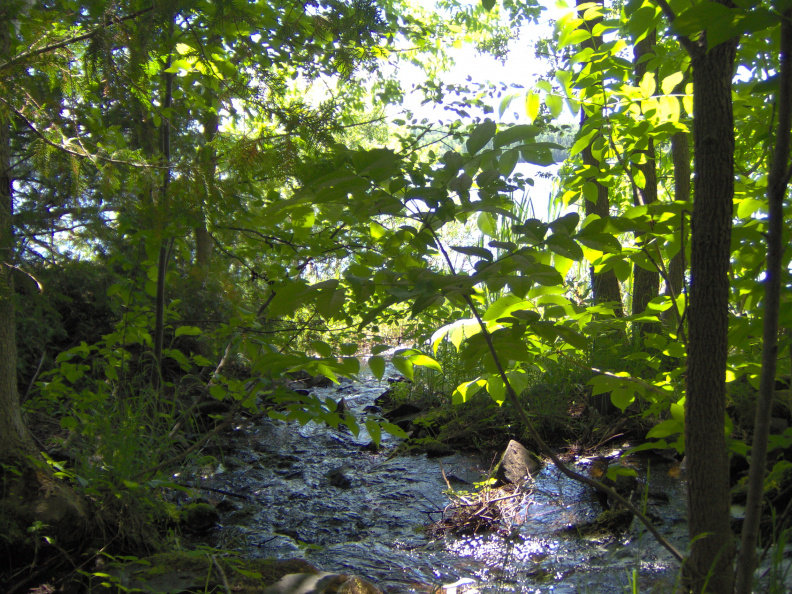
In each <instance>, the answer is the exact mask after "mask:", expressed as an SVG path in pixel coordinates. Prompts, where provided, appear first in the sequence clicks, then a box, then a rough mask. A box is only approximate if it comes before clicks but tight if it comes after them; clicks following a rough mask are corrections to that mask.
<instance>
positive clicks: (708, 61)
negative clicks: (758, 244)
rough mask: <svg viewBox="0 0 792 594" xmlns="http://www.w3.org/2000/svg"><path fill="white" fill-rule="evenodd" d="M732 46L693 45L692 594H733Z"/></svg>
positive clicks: (688, 443)
mask: <svg viewBox="0 0 792 594" xmlns="http://www.w3.org/2000/svg"><path fill="white" fill-rule="evenodd" d="M736 46H737V40H736V39H732V40H729V41H727V42H724V43H721V44H720V45H718V46H716V47H714V48H711V49H709V50H708V51H707V47H706V34H703V35H702V36H701V38H700V39H699V40H698V43H697V44H696V45H692V43H691V50H693V51H691V62H692V66H693V93H694V101H693V138H694V159H695V163H694V165H695V167H694V172H695V179H694V196H695V197H694V204H693V216H692V221H691V229H692V240H691V262H690V276H691V286H690V313H689V316H688V328H689V332H690V338H689V347H688V368H687V398H686V401H685V409H686V417H685V450H686V453H687V461H688V518H689V522H688V529H689V532H690V541H691V545H690V558H689V560H688V563H687V566H686V567H687V572H686V577H687V579H688V580H689V584H690V586H691V587H692V589H693V591H694V592H704V591H705V590H706V592H710V593H713V594H731V593H732V585H733V581H734V567H733V561H734V534H732V531H731V527H730V515H729V507H730V494H729V459H728V452H727V449H726V440H725V436H724V419H725V416H726V355H727V347H728V337H727V334H728V325H729V256H730V254H731V227H732V201H733V198H734V121H733V113H732V82H731V81H732V77H733V75H734V57H735V49H736Z"/></svg>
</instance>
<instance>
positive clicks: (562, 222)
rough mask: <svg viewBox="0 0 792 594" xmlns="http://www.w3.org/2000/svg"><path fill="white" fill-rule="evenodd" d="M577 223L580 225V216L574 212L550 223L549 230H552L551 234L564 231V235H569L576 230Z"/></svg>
mask: <svg viewBox="0 0 792 594" xmlns="http://www.w3.org/2000/svg"><path fill="white" fill-rule="evenodd" d="M578 223H580V215H579V214H578V213H576V212H570V213H568V214H565V215H564V216H563V217H559V218H557V219H556V220H555V221H553V222H552V223H550V229H552V230H553V233H559V232H563V231H564V230H566V234H567V235H571V234H572V233H574V232H575V229H577V226H578Z"/></svg>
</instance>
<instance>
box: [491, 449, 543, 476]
mask: <svg viewBox="0 0 792 594" xmlns="http://www.w3.org/2000/svg"><path fill="white" fill-rule="evenodd" d="M541 468H542V465H541V464H540V463H539V461H538V460H537V459H536V458H535V457H534V455H533V454H531V452H529V451H528V450H526V449H525V448H524V447H523V445H522V444H521V443H519V442H517V441H514V440H513V439H512V440H511V441H510V442H509V445H508V446H506V450H505V451H504V452H503V456H502V457H501V461H500V463H499V464H498V471H497V474H496V475H495V476H496V478H497V479H498V482H499V483H500V484H511V483H518V482H520V481H522V480H525V479H526V478H530V477H532V476H533V475H534V474H536V473H537V472H539V470H540V469H541Z"/></svg>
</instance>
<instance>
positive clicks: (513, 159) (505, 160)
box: [498, 149, 520, 177]
mask: <svg viewBox="0 0 792 594" xmlns="http://www.w3.org/2000/svg"><path fill="white" fill-rule="evenodd" d="M519 160H520V151H519V150H517V149H511V150H509V151H506V152H505V153H503V155H501V158H500V159H499V160H498V171H499V172H500V173H501V174H502V175H504V176H506V177H509V176H510V175H511V174H512V172H513V171H514V168H515V167H516V166H517V162H518V161H519Z"/></svg>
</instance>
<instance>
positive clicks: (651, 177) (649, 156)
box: [632, 30, 660, 335]
mask: <svg viewBox="0 0 792 594" xmlns="http://www.w3.org/2000/svg"><path fill="white" fill-rule="evenodd" d="M655 43H657V32H656V31H655V30H652V31H651V32H650V33H649V34H648V35H647V36H646V37H645V38H644V39H642V40H641V41H639V42H638V43H637V44H636V46H635V52H634V56H635V60H634V64H635V84H636V85H638V84H640V82H641V80H642V79H643V77H644V75H645V74H646V71H647V69H646V66H647V62H646V61H645V60H644V61H642V60H641V58H643V57H644V56H646V55H648V54H651V53H652V51H653V49H654V46H655ZM637 152H638V154H641V153H643V156H644V158H645V159H646V162H645V163H642V164H640V165H636V166H635V168H636V169H637V170H638V171H640V172H641V173H642V174H643V177H644V187H643V188H641V187H636V188H635V192H634V195H633V201H634V203H635V205H636V206H640V205H649V204H651V203H652V202H656V201H657V170H656V155H655V146H654V140H653V139H652V138H649V146H648V147H647V148H646V150H645V151H637ZM643 235H644V234H643V233H636V234H635V241H636V243H637V244H638V245H639V246H641V247H644V248H647V249H649V251H650V254H651V255H652V256H653V257H654V256H655V253H654V250H652V249H651V246H649V244H648V243H647V242H644V240H643ZM659 290H660V273H659V272H658V271H650V270H646V269H645V268H641V267H640V266H638V265H637V264H636V265H634V266H633V299H632V313H633V315H635V314H640V313H643V312H644V311H645V310H646V306H647V305H648V304H649V302H650V301H651V300H652V299H654V298H655V297H657V294H658V292H659ZM659 330H660V328H659V325H658V324H640V333H641V335H643V334H644V333H646V332H658V331H659Z"/></svg>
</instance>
